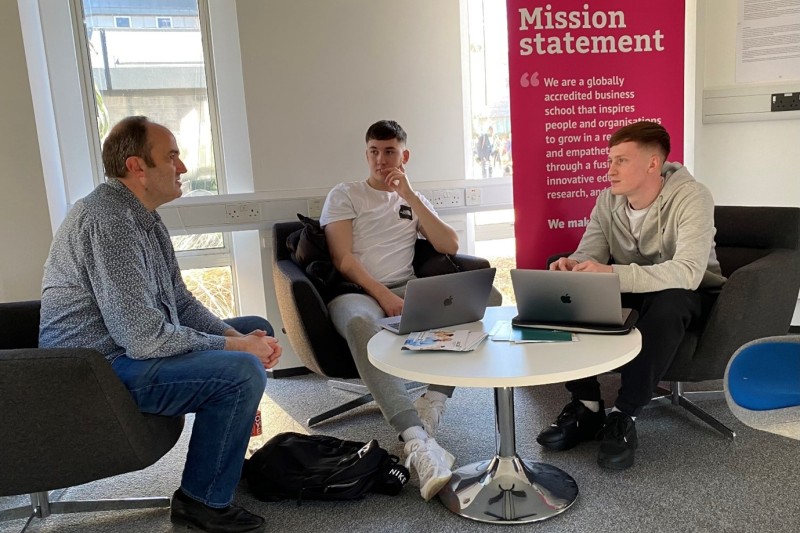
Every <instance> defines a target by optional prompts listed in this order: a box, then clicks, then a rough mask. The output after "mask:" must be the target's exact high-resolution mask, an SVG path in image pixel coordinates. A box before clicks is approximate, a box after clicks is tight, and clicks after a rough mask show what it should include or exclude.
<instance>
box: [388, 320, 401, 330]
mask: <svg viewBox="0 0 800 533" xmlns="http://www.w3.org/2000/svg"><path fill="white" fill-rule="evenodd" d="M386 325H387V326H389V327H390V328H394V329H398V328H399V327H400V321H399V320H398V321H396V322H388V323H387V324H386Z"/></svg>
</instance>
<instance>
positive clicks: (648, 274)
mask: <svg viewBox="0 0 800 533" xmlns="http://www.w3.org/2000/svg"><path fill="white" fill-rule="evenodd" d="M661 174H662V176H664V186H663V187H662V188H661V192H660V193H659V195H658V197H657V198H656V200H655V202H654V203H653V204H652V208H651V209H650V210H649V211H648V212H647V214H646V215H645V219H644V222H643V223H642V230H641V233H640V236H639V242H638V243H637V242H636V239H635V238H634V236H633V234H632V233H631V228H630V222H629V220H628V215H627V214H626V213H625V204H626V202H627V198H626V197H625V196H621V195H619V196H617V195H613V194H611V189H606V190H604V191H603V192H601V193H600V195H599V196H598V197H597V203H596V204H595V206H594V209H592V215H591V218H590V221H589V225H588V226H587V227H586V232H585V233H584V234H583V237H582V238H581V242H580V244H579V245H578V249H577V250H576V251H575V253H573V254H572V255H571V256H570V258H572V259H575V260H578V261H585V260H587V259H592V260H594V261H597V262H598V263H601V264H606V263H608V261H609V259H611V258H612V257H613V264H612V268H613V269H614V272H616V273H617V274H619V280H620V289H621V291H622V292H656V291H663V290H666V289H688V290H695V289H697V288H711V287H720V286H722V284H723V283H725V278H724V277H723V276H722V272H721V271H720V268H719V262H718V261H717V255H716V253H715V251H714V234H715V233H716V229H715V228H714V199H713V198H712V197H711V193H710V192H709V190H708V189H707V188H706V187H705V186H704V185H702V184H700V183H698V182H697V181H695V179H694V178H693V177H692V175H691V174H689V171H688V170H686V167H684V166H683V165H681V164H680V163H670V162H667V163H664V166H663V167H662V169H661Z"/></svg>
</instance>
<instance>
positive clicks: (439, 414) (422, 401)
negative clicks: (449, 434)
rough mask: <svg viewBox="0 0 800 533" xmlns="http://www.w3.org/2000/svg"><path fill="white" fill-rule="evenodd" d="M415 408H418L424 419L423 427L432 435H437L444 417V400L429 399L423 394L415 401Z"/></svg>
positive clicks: (420, 416) (418, 412) (420, 417)
mask: <svg viewBox="0 0 800 533" xmlns="http://www.w3.org/2000/svg"><path fill="white" fill-rule="evenodd" d="M414 408H415V409H416V410H417V414H418V415H419V419H420V420H422V429H424V430H425V432H426V433H427V434H428V435H430V436H431V437H435V436H436V431H437V430H438V429H439V424H441V422H442V419H443V418H444V409H445V407H444V402H442V401H440V400H429V399H428V398H426V397H425V395H424V394H423V395H422V396H420V397H419V398H417V399H416V400H415V401H414Z"/></svg>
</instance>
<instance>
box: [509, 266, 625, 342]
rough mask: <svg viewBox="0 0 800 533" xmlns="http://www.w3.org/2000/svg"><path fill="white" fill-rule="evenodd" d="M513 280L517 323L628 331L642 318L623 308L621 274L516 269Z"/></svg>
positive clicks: (613, 331)
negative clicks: (620, 284) (620, 286)
mask: <svg viewBox="0 0 800 533" xmlns="http://www.w3.org/2000/svg"><path fill="white" fill-rule="evenodd" d="M511 283H512V285H513V287H514V296H515V297H516V300H517V312H518V314H517V316H516V317H515V318H514V320H512V324H513V325H515V326H523V327H541V328H547V329H563V330H567V331H575V332H584V333H627V332H628V331H629V330H630V329H631V327H633V325H634V324H635V322H636V319H637V318H638V317H637V313H635V312H631V310H630V309H623V308H622V305H621V303H620V288H619V276H618V275H617V274H613V273H600V272H562V271H551V270H522V269H512V270H511Z"/></svg>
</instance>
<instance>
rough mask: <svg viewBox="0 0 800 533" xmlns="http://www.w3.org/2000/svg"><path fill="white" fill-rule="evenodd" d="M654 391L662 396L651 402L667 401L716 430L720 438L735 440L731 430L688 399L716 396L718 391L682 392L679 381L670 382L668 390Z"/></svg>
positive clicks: (658, 388) (660, 388)
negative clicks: (691, 397)
mask: <svg viewBox="0 0 800 533" xmlns="http://www.w3.org/2000/svg"><path fill="white" fill-rule="evenodd" d="M656 391H657V392H658V393H659V394H662V396H658V397H656V398H653V400H652V401H651V404H652V402H656V403H659V402H661V403H663V402H665V401H669V402H670V403H671V404H673V405H679V406H681V407H683V408H684V409H686V410H687V411H689V412H690V413H692V414H693V415H694V416H696V417H697V418H699V419H700V420H702V421H703V422H705V423H706V424H708V425H709V426H711V427H712V428H714V429H715V430H717V431H718V432H719V433H721V434H722V436H724V437H726V438H728V439H730V440H733V439H734V438H736V432H735V431H733V430H732V429H731V428H729V427H728V426H726V425H725V424H723V423H722V422H720V421H719V420H717V419H716V418H714V417H713V416H711V415H710V414H709V413H708V412H707V411H705V410H704V409H702V408H700V407H699V406H698V405H697V404H696V403H694V402H692V401H691V400H690V399H689V396H690V395H693V396H702V397H709V396H712V395H718V394H719V392H718V391H702V392H696V393H695V392H684V390H683V382H681V381H671V382H670V389H665V388H663V387H661V386H659V387H657V388H656Z"/></svg>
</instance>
